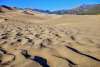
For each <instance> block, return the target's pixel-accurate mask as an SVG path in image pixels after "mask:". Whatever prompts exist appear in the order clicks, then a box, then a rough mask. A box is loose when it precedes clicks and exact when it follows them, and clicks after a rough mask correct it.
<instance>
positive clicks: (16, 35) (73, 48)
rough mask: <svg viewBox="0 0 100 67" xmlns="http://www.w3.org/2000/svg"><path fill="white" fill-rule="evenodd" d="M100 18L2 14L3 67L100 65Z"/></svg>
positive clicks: (0, 46) (0, 54)
mask: <svg viewBox="0 0 100 67" xmlns="http://www.w3.org/2000/svg"><path fill="white" fill-rule="evenodd" d="M99 18H100V16H99V15H91V16H88V15H84V16H81V15H48V14H41V13H33V14H31V15H30V14H25V13H23V12H21V11H14V12H8V13H5V14H0V67H100V31H99V30H100V19H99Z"/></svg>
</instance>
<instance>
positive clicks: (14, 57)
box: [0, 48, 16, 65]
mask: <svg viewBox="0 0 100 67" xmlns="http://www.w3.org/2000/svg"><path fill="white" fill-rule="evenodd" d="M0 51H1V52H3V54H7V55H12V56H13V59H12V60H11V61H8V62H5V63H2V60H0V64H1V65H9V64H10V63H11V62H13V61H15V59H16V56H15V55H14V54H11V53H8V52H7V51H6V50H4V49H2V48H0Z"/></svg>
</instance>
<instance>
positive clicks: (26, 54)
mask: <svg viewBox="0 0 100 67" xmlns="http://www.w3.org/2000/svg"><path fill="white" fill-rule="evenodd" d="M21 54H22V55H23V56H24V57H25V58H26V59H29V58H31V55H29V54H28V51H27V50H22V52H21Z"/></svg>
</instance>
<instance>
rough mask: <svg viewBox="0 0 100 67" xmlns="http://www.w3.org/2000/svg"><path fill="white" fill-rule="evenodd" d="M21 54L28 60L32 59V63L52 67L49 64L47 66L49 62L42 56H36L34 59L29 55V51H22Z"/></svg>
mask: <svg viewBox="0 0 100 67" xmlns="http://www.w3.org/2000/svg"><path fill="white" fill-rule="evenodd" d="M21 54H22V55H23V56H24V57H25V58H26V59H30V60H32V61H35V62H37V63H39V64H40V65H41V66H42V67H50V66H49V65H48V64H47V60H46V59H44V58H42V57H40V56H34V57H32V56H31V55H29V54H28V51H27V50H22V52H21Z"/></svg>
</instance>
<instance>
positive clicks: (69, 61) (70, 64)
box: [53, 55, 77, 67]
mask: <svg viewBox="0 0 100 67" xmlns="http://www.w3.org/2000/svg"><path fill="white" fill-rule="evenodd" d="M53 56H55V57H57V58H61V59H64V60H66V61H67V62H68V63H69V64H68V65H69V67H73V65H74V66H75V65H77V64H76V63H74V62H73V61H71V60H69V59H67V58H64V57H61V56H56V55H53Z"/></svg>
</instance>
